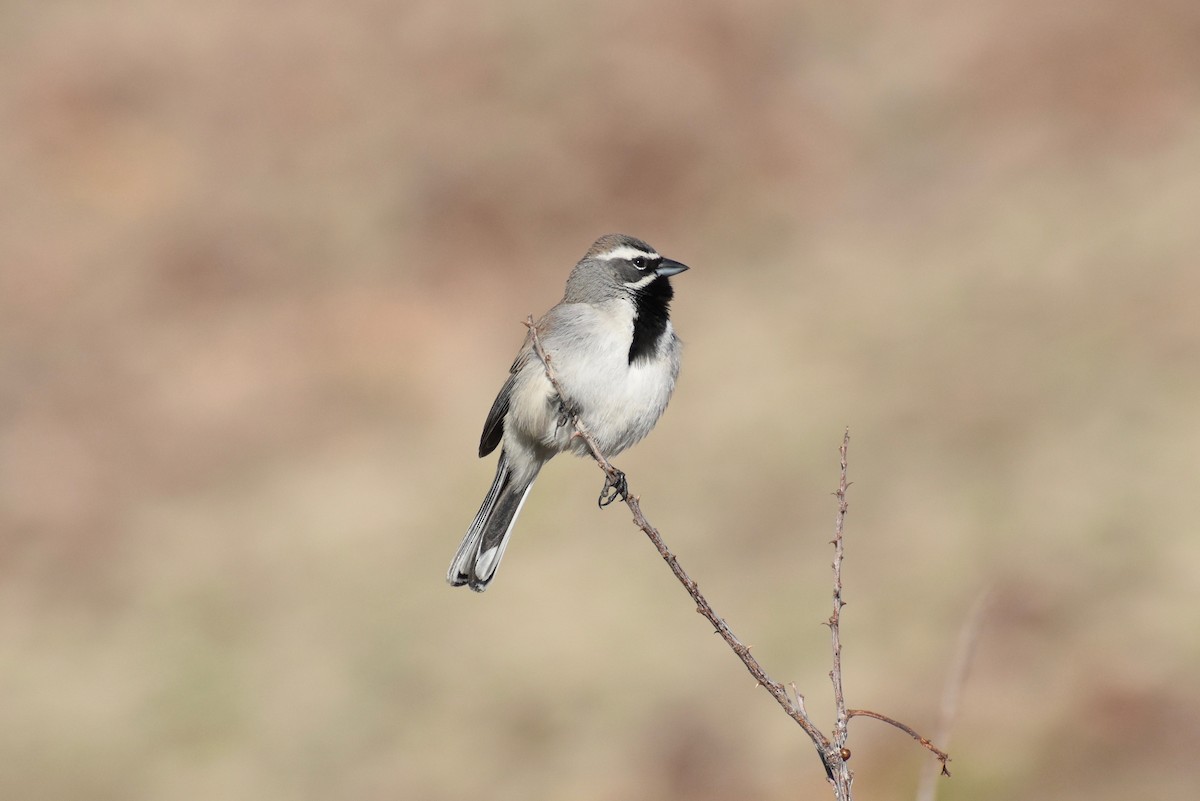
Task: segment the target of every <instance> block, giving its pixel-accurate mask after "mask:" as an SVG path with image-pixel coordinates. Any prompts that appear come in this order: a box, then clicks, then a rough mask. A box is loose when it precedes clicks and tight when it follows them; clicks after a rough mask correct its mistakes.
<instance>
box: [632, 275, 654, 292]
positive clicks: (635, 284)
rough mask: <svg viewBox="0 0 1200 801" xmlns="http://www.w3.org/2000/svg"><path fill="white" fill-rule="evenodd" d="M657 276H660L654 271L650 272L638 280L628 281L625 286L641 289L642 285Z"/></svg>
mask: <svg viewBox="0 0 1200 801" xmlns="http://www.w3.org/2000/svg"><path fill="white" fill-rule="evenodd" d="M655 278H658V276H657V275H655V274H654V273H650V274H649V275H647V276H646V277H645V278H642V279H640V280H638V281H628V282H626V284H625V286H627V287H629V288H630V289H641V288H642V287H644V286H646V284H648V283H650V282H651V281H653V280H654V279H655Z"/></svg>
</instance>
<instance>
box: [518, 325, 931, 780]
mask: <svg viewBox="0 0 1200 801" xmlns="http://www.w3.org/2000/svg"><path fill="white" fill-rule="evenodd" d="M525 326H526V327H527V328H528V329H529V335H530V339H531V340H532V343H531V344H532V345H533V350H534V352H535V353H536V354H537V356H538V358H539V359H541V361H542V364H543V366H544V367H545V369H546V378H547V379H548V380H549V381H550V385H551V386H552V387H553V388H554V391H555V393H556V394H557V395H558V398H559V401H560V402H561V403H562V406H563V408H564V409H565V410H566V414H567V415H568V416H569V417H570V419H571V422H572V423H573V425H574V427H575V436H577V437H579V438H580V439H582V440H583V442H584V443H585V444H586V445H587V446H588V450H589V451H590V452H591V454H592V458H594V459H595V460H596V463H597V464H598V465H600V469H601V470H603V471H604V475H605V477H606V478H607V482H606V485H605V486H606V488H607V487H609V486H614V487H624V488H625V492H624V495H623V497H622V500H623V501H624V502H625V505H626V506H628V507H629V511H630V512H632V513H633V522H634V524H635V525H636V526H637V527H638V528H640V529H641V530H642V532H643V533H644V534H645V535H646V536H647V537H649V538H650V541H651V542H652V543H653V544H654V547H655V549H656V550H657V551H658V554H659V556H661V557H662V558H663V561H665V562H666V563H667V566H668V567H670V568H671V572H672V573H674V574H675V578H676V579H678V580H679V583H680V584H682V585H683V588H684V589H685V590H687V593H688V595H690V596H691V598H692V600H693V601H694V602H695V604H696V611H697V612H699V613H700V614H701V615H703V616H704V618H705V619H706V620H708V622H709V623H711V624H712V625H713V628H714V630H715V633H717V634H720V635H721V639H723V640H724V641H725V643H726V645H728V646H729V648H730V650H732V651H733V652H734V654H736V655H737V657H738V659H740V660H741V661H742V664H744V665H745V666H746V670H748V671H750V675H752V676H753V677H754V680H755V681H756V682H757V683H758V685H760V686H762V687H763V688H765V689H766V691H767V692H768V693H770V694H771V697H772V698H774V699H775V701H776V703H778V704H779V706H780V707H781V708H782V709H783V711H784V712H786V713H787V714H788V716H789V717H791V718H792V719H793V720H795V721H796V723H798V724H799V725H800V728H802V729H803V730H804V732H805V734H807V735H808V736H809V738H810V739H811V740H812V742H813V745H814V746H816V749H817V755H818V756H819V757H820V759H821V764H822V765H824V766H825V774H826V777H827V778H828V780H829V783H830V784H831V785H832V786H833V788H834V793H835V796H836V797H837V799H838V801H850V785H851V783H852V781H853V774H852V773H851V772H850V769H849V767H848V765H847V764H846V763H847V760H849V758H850V751H849V749H848V748H846V740H847V738H848V736H849V732H848V724H849V720H850V718H851V717H855V716H859V715H861V716H869V717H874V718H877V719H879V720H882V721H885V722H888V723H891V724H892V725H895V726H898V727H899V728H901V729H903V730H904V731H906V732H908V733H909V734H911V735H912V736H913V737H915V738H916V739H917V740H918V741H919V742H920V743H921V744H922V745H924V746H925V747H926V748H929V749H930V750H931V751H933V752H934V753H935V754H936V755H937V756H938V758H939V759H940V760H941V761H942V767H943V771H944V772H945V763H946V761H947V760H948V759H949V756H947V755H946V754H945V753H944V752H942V751H939V750H938V749H936V748H934V747H933V745H932V744H931V743H930V742H929V741H928V740H926V739H925V738H923V737H921V736H920V735H919V734H917V733H916V732H915V731H913V730H912V729H910V728H909V727H907V726H905V725H904V724H901V723H899V722H897V721H895V720H892V719H891V718H888V717H886V716H884V715H880V714H878V713H875V712H868V711H866V710H861V709H854V710H847V709H846V701H845V697H844V695H843V691H842V645H841V632H840V621H841V611H842V607H843V606H844V605H845V604H844V602H843V601H842V558H843V555H844V551H843V545H842V531H843V526H844V523H845V519H846V511H847V509H848V508H849V505H848V503H847V501H846V490H847V488H848V487H849V483H848V482H847V480H846V464H847V462H846V452H847V449H848V448H849V444H850V431H849V429H847V430H846V433H845V435H844V436H843V438H842V446H841V449H840V454H841V479H840V481H839V483H838V489H837V492H836V493H835V494H836V496H837V499H838V513H837V520H836V525H835V533H834V540H833V546H834V558H833V576H834V590H833V614H832V615H830V617H829V620H828V621H827V622H828V625H829V630H830V638H831V641H832V647H833V669H832V670H831V671H830V674H829V676H830V680H831V681H832V682H833V687H834V699H835V704H836V710H837V722H836V724H835V728H834V736H833V738H832V739H831V738H829V737H827V736H826V735H825V734H824V733H823V732H822V731H821V730H820V729H818V728H817V727H816V725H815V724H814V723H813V722H812V720H811V719H810V718H809V716H808V712H807V711H806V709H805V707H804V696H803V695H801V694H800V693H799V691H797V690H796V685H795V684H794V683H793V684H792V685H791V686H792V691H793V693H794V695H795V700H794V701H793V700H792V698H791V697H790V696H789V695H788V691H787V688H786V687H784V685H783V684H781V683H780V682H777V681H775V680H774V679H772V678H771V677H770V676H769V675H768V674H767V672H766V670H764V669H763V667H762V665H761V664H759V661H758V660H757V659H755V658H754V656H753V655H752V654H751V653H750V646H748V645H745V644H743V643H742V641H741V640H739V639H738V638H737V636H736V635H735V634H734V633H733V631H732V630H731V629H730V628H729V625H728V624H727V623H726V622H725V620H724V619H723V618H721V617H720V616H719V615H717V613H716V612H715V611H713V608H712V605H711V604H709V602H708V599H706V598H705V597H704V595H703V594H701V592H700V588H699V586H698V585H697V584H696V582H695V581H693V580H692V578H691V577H690V576H689V575H688V574H687V572H686V571H684V569H683V567H682V566H681V565H680V564H679V560H678V559H677V558H676V556H675V554H673V553H672V552H671V550H670V549H669V548H668V547H667V544H666V542H664V541H663V538H662V535H661V534H659V532H658V529H656V528H655V527H654V526H653V525H651V524H650V521H649V520H647V519H646V516H645V515H644V514H643V513H642V507H641V503H640V499H639V498H638V496H636V495H634V494H633V493H632V492H631V491H629V489H628V483H627V481H626V480H625V476H624V474H623V473H621V471H620V470H618V469H617V468H616V467H614V466H613V464H612V463H611V462H610V461H608V458H607V457H606V456H605V455H604V454H603V453H602V452H601V451H600V446H599V445H598V444H597V443H596V440H595V438H594V437H593V436H592V435H591V433H590V432H589V431H588V429H587V427H586V426H585V425H584V424H583V421H582V420H581V419H580V418H579V415H578V413H577V412H576V411H575V408H574V407H573V406H572V405H571V403H570V399H569V398H568V397H567V395H566V393H564V392H563V389H562V386H560V385H559V383H558V376H557V374H556V373H555V371H554V364H553V360H552V358H551V356H550V354H548V353H546V351H545V350H544V349H543V348H542V343H541V340H540V339H539V338H538V329H537V326H536V325H535V324H534V321H533V317H532V316H530V317H529V318H528V319H527V320H526V321H525ZM946 775H949V773H948V772H946Z"/></svg>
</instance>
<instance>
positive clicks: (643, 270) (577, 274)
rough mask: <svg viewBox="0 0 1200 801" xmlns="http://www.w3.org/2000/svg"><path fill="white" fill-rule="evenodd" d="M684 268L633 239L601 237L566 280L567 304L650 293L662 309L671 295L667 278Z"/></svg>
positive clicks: (617, 235)
mask: <svg viewBox="0 0 1200 801" xmlns="http://www.w3.org/2000/svg"><path fill="white" fill-rule="evenodd" d="M686 269H687V265H685V264H680V263H679V262H677V261H674V260H673V259H666V258H663V257H662V256H660V255H659V254H658V251H656V250H655V249H654V248H652V247H650V246H649V245H647V244H646V243H645V242H643V241H642V240H640V239H637V238H636V237H632V236H627V235H625V234H605V235H604V236H602V237H600V238H599V239H597V240H596V241H595V243H593V244H592V246H591V247H590V248H588V252H587V253H586V254H585V255H584V257H583V258H582V259H580V261H579V263H578V264H576V265H575V269H574V270H572V271H571V277H570V278H568V279H567V293H566V296H565V297H564V298H563V300H564V301H566V302H567V303H596V302H599V301H603V300H609V299H612V298H617V297H621V296H622V295H625V296H630V295H632V296H635V297H636V296H642V295H646V294H652V295H654V296H657V297H658V298H661V300H662V301H663V304H664V306H665V305H666V303H669V302H670V300H671V296H672V294H673V292H672V290H671V282H670V281H668V280H667V279H668V278H669V277H670V276H672V275H676V274H678V273H681V272H683V271H684V270H686Z"/></svg>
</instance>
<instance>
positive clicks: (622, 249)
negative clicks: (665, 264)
mask: <svg viewBox="0 0 1200 801" xmlns="http://www.w3.org/2000/svg"><path fill="white" fill-rule="evenodd" d="M638 256H641V257H642V258H644V259H651V260H653V259H661V258H662V256H659V255H658V254H657V253H655V252H654V251H650V252H649V253H647V252H646V251H644V250H639V249H637V248H635V247H631V246H629V245H619V246H618V247H615V248H613V249H612V250H610V251H608V252H607V253H601V254H600V255H599V256H597V257H596V258H597V259H600V260H602V261H610V260H612V259H636V258H637V257H638Z"/></svg>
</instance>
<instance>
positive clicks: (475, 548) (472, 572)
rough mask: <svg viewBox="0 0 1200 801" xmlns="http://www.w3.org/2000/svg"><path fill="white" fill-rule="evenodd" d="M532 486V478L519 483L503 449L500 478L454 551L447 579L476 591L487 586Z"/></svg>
mask: <svg viewBox="0 0 1200 801" xmlns="http://www.w3.org/2000/svg"><path fill="white" fill-rule="evenodd" d="M532 487H533V479H532V478H531V479H529V482H528V483H527V484H524V485H523V486H522V485H520V484H518V483H515V481H514V476H513V473H512V470H511V469H510V468H509V464H508V457H507V456H506V455H505V454H504V453H503V452H501V454H500V462H499V464H497V465H496V478H495V479H494V480H493V481H492V487H491V489H489V490H488V494H487V496H486V497H485V498H484V499H483V505H482V506H480V507H479V512H478V513H477V514H476V515H475V520H474V521H473V522H472V523H471V527H470V528H468V529H467V533H466V535H465V536H464V537H463V541H462V544H461V545H459V546H458V553H456V554H455V555H454V561H452V562H451V563H450V570H449V571H448V572H447V573H446V581H448V582H450V584H451V585H453V586H455V587H458V586H461V585H463V584H466V585H467V586H469V587H470V588H471V589H473V590H474V591H475V592H483V591H484V590H486V589H487V586H488V583H489V582H490V581H491V580H492V576H494V575H495V574H496V568H497V567H499V566H500V560H501V559H502V558H503V557H504V550H505V549H506V548H507V547H508V540H509V538H510V537H511V536H512V531H513V525H514V524H515V523H516V522H517V517H518V516H519V515H520V514H521V507H523V506H524V505H525V499H526V498H527V497H529V490H530V488H532Z"/></svg>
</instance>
